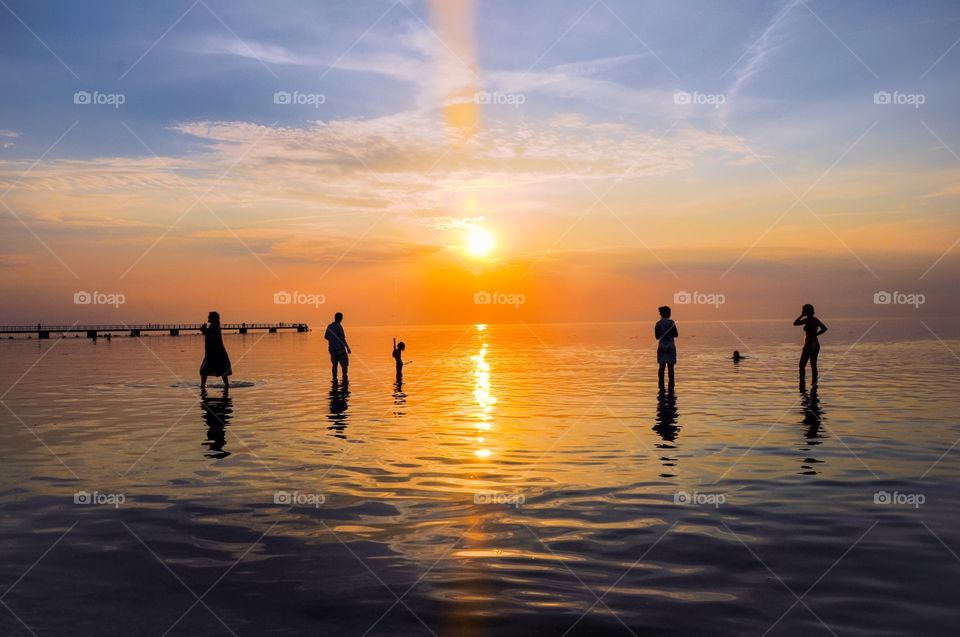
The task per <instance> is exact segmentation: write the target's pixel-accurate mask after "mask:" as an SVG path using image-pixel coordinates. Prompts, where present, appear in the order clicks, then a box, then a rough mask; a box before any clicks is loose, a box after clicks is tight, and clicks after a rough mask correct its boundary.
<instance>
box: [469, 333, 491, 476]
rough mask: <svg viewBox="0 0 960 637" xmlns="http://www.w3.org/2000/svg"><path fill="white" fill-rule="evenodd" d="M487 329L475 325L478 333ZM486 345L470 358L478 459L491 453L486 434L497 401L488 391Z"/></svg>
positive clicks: (488, 374) (488, 366) (475, 452)
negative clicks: (475, 405)
mask: <svg viewBox="0 0 960 637" xmlns="http://www.w3.org/2000/svg"><path fill="white" fill-rule="evenodd" d="M486 329H487V326H486V325H483V324H479V325H477V331H478V332H485V331H486ZM488 347H489V346H488V345H487V342H486V338H485V337H484V340H483V342H482V344H481V345H480V351H479V352H478V353H477V355H476V356H472V357H471V359H472V360H473V362H474V369H473V376H474V389H473V397H474V400H476V402H477V432H478V434H479V435H478V436H477V444H478V446H479V448H478V449H477V450H476V451H474V455H476V456H477V457H478V458H489V457H490V455H491V454H492V453H493V452H492V451H490V449H489V448H487V447H486V436H485V434H486V432H489V431H490V429H491V427H492V426H493V425H492V423H491V421H492V420H493V416H492V415H491V413H492V412H493V406H494V405H495V404H496V402H497V399H496V397H495V396H494V395H493V394H492V393H491V391H490V363H488V362H487V351H488Z"/></svg>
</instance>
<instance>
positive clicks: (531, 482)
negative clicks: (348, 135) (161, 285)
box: [0, 321, 960, 636]
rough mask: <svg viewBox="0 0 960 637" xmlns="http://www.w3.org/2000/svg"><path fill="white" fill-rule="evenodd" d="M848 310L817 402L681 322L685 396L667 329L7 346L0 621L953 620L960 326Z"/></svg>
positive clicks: (149, 626)
mask: <svg viewBox="0 0 960 637" xmlns="http://www.w3.org/2000/svg"><path fill="white" fill-rule="evenodd" d="M829 323H830V327H831V331H830V332H829V333H828V334H827V335H825V336H824V337H823V344H824V346H823V352H822V354H821V374H822V379H821V388H820V390H819V392H818V393H817V394H816V395H813V396H811V395H810V394H807V395H802V394H800V393H799V392H798V391H797V388H796V378H795V374H796V372H795V366H796V358H797V356H798V354H799V346H798V339H799V338H800V334H799V333H798V330H796V329H795V328H792V327H790V326H789V325H786V326H784V325H781V324H778V323H766V322H755V323H749V322H732V323H726V324H723V323H718V322H704V323H686V324H685V323H681V325H680V330H681V337H680V339H678V350H679V358H680V360H679V364H678V388H677V393H676V397H675V399H673V400H669V399H659V398H658V396H657V391H656V369H655V364H654V361H655V351H654V350H655V343H654V342H653V339H652V324H647V323H643V324H621V325H570V326H542V325H535V326H527V325H517V326H497V325H491V326H487V327H483V326H480V327H478V326H459V327H437V328H402V330H400V328H397V329H386V328H353V329H348V337H349V338H350V340H351V345H352V346H353V349H354V356H353V357H352V358H351V369H350V383H349V386H348V387H347V388H346V389H344V388H341V387H337V388H333V387H332V386H331V383H330V381H329V374H330V371H329V362H328V359H327V357H326V355H325V352H324V347H323V345H324V343H323V340H322V338H321V333H319V332H313V333H309V334H269V335H268V334H255V333H251V334H248V335H245V336H241V335H226V336H225V343H226V346H227V348H228V350H229V351H230V355H231V358H232V360H233V362H234V369H235V374H236V375H235V376H234V377H233V379H232V381H231V382H232V384H233V385H234V387H233V388H232V389H231V391H230V393H229V397H227V398H224V397H223V392H222V390H221V389H215V388H212V389H211V391H210V392H209V394H208V397H207V400H205V401H200V400H198V384H197V379H196V369H197V367H198V365H199V361H200V359H201V357H202V353H201V351H200V349H201V348H202V340H201V339H200V338H199V337H195V336H187V335H184V336H180V337H167V336H158V337H149V338H144V339H139V340H138V339H133V338H114V339H113V340H112V341H111V342H109V343H108V342H105V341H103V340H101V341H98V342H97V343H91V342H90V341H87V340H86V339H63V340H51V341H35V340H33V341H28V340H15V341H5V342H2V343H0V357H2V358H0V360H2V362H3V365H2V369H0V391H2V392H5V393H3V394H2V398H0V400H2V403H3V405H5V406H6V408H3V407H0V444H2V449H3V452H2V467H0V475H2V478H3V481H2V490H0V511H2V518H0V546H2V547H3V548H2V554H3V561H2V565H0V569H2V572H0V577H2V579H0V582H2V587H0V588H2V590H3V591H6V592H5V593H4V594H3V596H2V597H0V601H2V603H3V605H4V606H6V608H0V634H4V635H8V634H9V635H17V634H24V635H28V634H30V632H29V631H30V630H32V631H33V632H35V633H36V634H38V635H41V634H100V635H131V634H157V635H162V634H165V631H168V630H169V632H168V633H166V634H170V635H177V634H204V635H210V634H230V633H231V632H232V633H235V634H237V635H243V634H250V635H253V634H281V635H283V634H291V635H293V634H334V635H364V634H370V635H377V634H383V635H407V634H409V635H429V634H431V633H433V634H436V635H494V634H496V635H530V634H556V635H562V634H565V632H566V631H569V632H566V634H570V635H575V634H582V635H591V634H597V633H599V632H601V631H607V632H610V633H611V634H614V633H621V634H631V633H633V634H636V635H691V634H696V635H741V634H756V635H763V634H769V635H800V634H803V635H819V634H831V633H833V634H836V635H871V636H874V635H906V634H918V635H919V634H924V635H933V634H953V633H954V632H955V628H954V626H956V624H957V623H958V621H960V609H958V607H957V605H956V602H955V591H956V590H957V585H958V584H960V559H958V557H957V555H958V554H960V524H958V522H960V513H958V507H957V506H956V504H957V501H958V496H957V486H958V475H960V473H958V471H960V464H958V462H960V460H958V456H960V450H952V451H951V446H952V445H954V444H955V443H956V441H957V440H958V438H960V426H958V418H957V414H958V413H960V410H958V403H960V398H958V394H957V381H958V375H957V371H958V368H960V359H958V358H957V357H956V355H955V354H954V353H953V352H960V342H958V340H957V337H958V334H957V333H956V327H955V326H953V325H951V324H950V323H948V322H945V321H940V322H937V321H927V325H926V326H924V325H923V324H920V323H919V322H918V321H900V322H898V321H883V322H880V323H876V322H874V321H833V322H829ZM927 327H929V328H930V329H927ZM398 331H400V332H401V333H398V334H396V335H397V336H401V337H402V338H403V339H404V340H405V341H406V342H407V344H408V349H407V352H406V356H405V357H406V358H407V359H408V360H410V361H412V364H410V365H408V367H407V369H406V374H405V380H404V383H403V385H402V386H401V388H400V389H397V388H396V387H395V386H394V383H393V380H394V379H393V368H392V362H393V361H392V359H391V358H390V338H391V337H392V336H394V332H398ZM934 334H936V336H937V337H939V338H940V339H943V340H942V341H940V340H937V338H936V337H935V336H934ZM733 349H739V350H740V351H741V352H743V353H745V354H747V355H748V356H749V357H750V358H749V359H748V360H746V361H743V362H742V363H740V364H739V365H734V364H733V363H732V362H731V361H730V360H729V355H730V353H731V352H732V350H733ZM951 349H952V352H951ZM8 388H9V389H8ZM958 446H960V445H958ZM78 492H86V493H89V494H91V495H90V497H89V499H90V500H94V502H93V503H87V502H80V503H75V494H77V493H78ZM878 492H886V493H890V494H893V493H895V492H896V493H897V496H891V498H895V499H897V500H898V502H893V503H885V502H883V500H884V496H883V495H882V493H881V495H880V496H876V494H877V493H878ZM918 496H921V497H918ZM878 497H879V499H880V500H881V501H879V502H878V501H876V500H877V498H878ZM79 499H80V500H84V499H85V498H84V497H83V496H82V495H81V496H80V497H79ZM920 499H922V500H923V501H922V503H918V500H920ZM798 597H799V598H800V601H798ZM198 598H199V601H198ZM766 631H769V632H766Z"/></svg>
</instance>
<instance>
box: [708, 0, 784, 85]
mask: <svg viewBox="0 0 960 637" xmlns="http://www.w3.org/2000/svg"><path fill="white" fill-rule="evenodd" d="M801 1H802V0H788V1H787V2H785V3H784V4H783V5H782V6H781V7H780V10H779V11H777V13H776V15H774V16H773V18H772V19H771V20H770V22H769V23H767V26H766V27H765V28H764V30H763V32H762V33H761V34H760V37H758V38H757V39H756V40H755V41H754V42H753V44H751V45H750V46H749V47H747V49H746V50H745V51H744V52H743V54H742V55H741V56H740V58H739V59H738V60H737V61H736V62H735V63H734V65H733V67H731V70H734V75H733V82H732V84H731V86H730V88H729V90H728V91H727V97H728V99H730V100H731V101H734V99H735V98H736V96H737V95H738V94H739V93H740V91H741V90H742V89H743V87H744V86H745V85H746V84H747V83H748V82H749V81H750V80H751V79H753V78H754V77H755V76H756V75H758V74H759V73H760V72H761V71H763V70H764V69H765V68H766V67H767V64H768V62H769V59H770V58H771V57H772V56H773V55H775V54H776V52H777V51H779V50H780V49H781V48H783V43H784V38H783V37H781V36H779V35H777V32H778V31H779V30H781V29H782V28H783V26H784V25H785V24H786V23H785V20H786V18H787V17H788V16H789V15H790V14H791V13H792V12H793V10H794V8H796V6H797V5H798V4H800V3H801Z"/></svg>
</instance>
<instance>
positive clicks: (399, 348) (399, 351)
mask: <svg viewBox="0 0 960 637" xmlns="http://www.w3.org/2000/svg"><path fill="white" fill-rule="evenodd" d="M405 349H407V345H406V343H404V342H403V341H400V342H399V343H398V342H397V339H393V354H391V356H393V361H394V362H395V363H396V364H397V382H398V383H399V382H400V381H401V380H403V351H404V350H405Z"/></svg>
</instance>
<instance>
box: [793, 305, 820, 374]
mask: <svg viewBox="0 0 960 637" xmlns="http://www.w3.org/2000/svg"><path fill="white" fill-rule="evenodd" d="M793 324H794V325H796V326H801V325H802V326H803V352H802V353H801V354H800V391H806V390H807V362H808V361H809V362H810V376H811V379H812V380H813V388H814V389H816V388H817V380H818V370H817V358H818V357H819V356H820V338H819V337H820V335H821V334H823V333H824V332H826V331H827V326H826V325H824V324H823V322H822V321H821V320H820V319H818V318H817V317H816V316H814V313H813V306H812V305H810V304H809V303H807V304H806V305H804V306H803V309H802V310H801V311H800V316H798V317H797V320H795V321H794V322H793Z"/></svg>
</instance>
